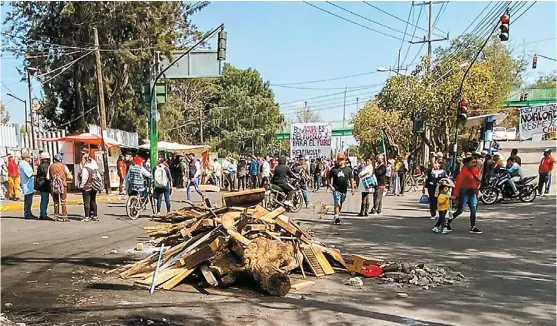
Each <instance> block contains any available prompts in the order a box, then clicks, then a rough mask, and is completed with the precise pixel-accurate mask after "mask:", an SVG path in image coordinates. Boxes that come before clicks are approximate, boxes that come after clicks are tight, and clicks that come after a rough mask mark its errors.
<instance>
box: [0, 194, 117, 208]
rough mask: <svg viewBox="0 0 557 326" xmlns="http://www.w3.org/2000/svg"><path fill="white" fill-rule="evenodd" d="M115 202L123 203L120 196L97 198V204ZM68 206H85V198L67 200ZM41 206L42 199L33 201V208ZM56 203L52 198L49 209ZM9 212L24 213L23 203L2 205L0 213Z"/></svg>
mask: <svg viewBox="0 0 557 326" xmlns="http://www.w3.org/2000/svg"><path fill="white" fill-rule="evenodd" d="M115 201H121V199H120V196H119V195H108V196H107V195H103V196H99V197H97V203H112V202H115ZM66 205H68V206H71V205H83V198H76V199H66ZM39 206H40V198H38V200H33V205H32V206H31V207H32V208H39ZM53 206H54V202H53V201H52V198H50V200H49V202H48V207H53ZM7 211H23V201H20V202H15V203H8V204H4V203H2V204H1V205H0V212H7Z"/></svg>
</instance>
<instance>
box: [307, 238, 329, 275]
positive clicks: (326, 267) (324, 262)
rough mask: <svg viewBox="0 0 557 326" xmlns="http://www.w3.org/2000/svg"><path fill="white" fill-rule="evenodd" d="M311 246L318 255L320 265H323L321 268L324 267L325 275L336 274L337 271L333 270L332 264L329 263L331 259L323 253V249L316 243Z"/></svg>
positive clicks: (316, 255)
mask: <svg viewBox="0 0 557 326" xmlns="http://www.w3.org/2000/svg"><path fill="white" fill-rule="evenodd" d="M310 248H311V250H312V251H313V254H314V255H315V257H317V261H318V262H319V265H321V268H323V271H324V272H325V275H330V274H334V273H335V271H334V270H333V267H332V266H331V264H329V261H328V260H327V258H325V256H324V255H323V252H322V251H321V249H319V248H318V247H317V246H314V245H311V246H310Z"/></svg>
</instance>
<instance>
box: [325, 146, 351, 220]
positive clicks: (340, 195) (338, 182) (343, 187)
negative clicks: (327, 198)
mask: <svg viewBox="0 0 557 326" xmlns="http://www.w3.org/2000/svg"><path fill="white" fill-rule="evenodd" d="M331 180H332V183H331ZM348 186H350V188H351V190H352V195H354V179H353V178H352V171H351V170H350V168H349V167H347V166H346V155H344V153H342V152H341V153H338V154H337V161H336V164H335V166H334V167H333V168H332V169H331V170H330V171H329V174H328V175H327V188H332V190H333V204H334V210H335V217H334V220H333V222H334V223H335V224H337V225H338V224H340V211H341V210H342V204H344V201H345V200H346V194H347V192H348Z"/></svg>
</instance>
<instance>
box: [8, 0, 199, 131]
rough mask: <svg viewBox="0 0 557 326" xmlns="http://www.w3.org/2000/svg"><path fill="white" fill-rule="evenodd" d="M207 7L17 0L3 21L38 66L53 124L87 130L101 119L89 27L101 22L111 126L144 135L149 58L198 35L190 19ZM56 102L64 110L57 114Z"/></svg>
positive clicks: (44, 107)
mask: <svg viewBox="0 0 557 326" xmlns="http://www.w3.org/2000/svg"><path fill="white" fill-rule="evenodd" d="M206 5H207V3H206V2H200V3H197V4H195V5H192V4H187V3H185V2H164V1H162V2H153V1H150V2H147V1H145V2H142V1H122V2H118V1H112V2H111V1H103V2H101V1H91V2H90V1H83V2H79V1H56V2H26V1H25V2H24V1H17V2H12V3H11V6H12V8H13V9H12V11H11V12H10V13H8V14H7V15H6V19H5V21H4V26H5V28H4V29H3V35H4V42H5V44H4V45H6V46H8V48H9V49H11V50H12V51H14V52H15V53H16V54H17V55H20V56H25V57H26V61H25V66H29V67H34V68H37V69H38V72H35V76H36V77H37V78H39V80H41V81H42V84H43V91H44V97H43V102H42V103H41V110H40V113H41V114H42V115H44V116H46V117H47V118H48V119H49V120H51V121H52V122H53V123H54V124H55V125H57V124H61V123H64V122H67V121H73V122H72V123H71V124H70V125H69V129H70V131H75V130H83V129H85V127H86V124H87V123H98V113H97V110H95V109H94V108H95V107H96V106H97V102H98V100H97V85H96V71H95V57H94V55H93V54H92V53H90V54H88V55H86V54H87V53H89V52H90V51H91V50H92V49H93V32H92V27H94V26H96V27H98V31H99V43H100V48H101V55H102V59H101V62H102V63H101V64H102V69H103V72H102V73H103V81H104V88H105V102H106V110H107V121H108V124H109V127H112V128H119V129H123V130H128V131H138V132H139V133H140V134H142V135H145V134H146V130H147V128H146V126H147V124H146V121H147V116H148V111H147V108H146V106H145V105H143V104H142V103H141V96H140V89H141V84H142V83H144V82H146V81H147V77H148V74H149V71H148V66H149V63H150V60H151V58H152V57H153V55H154V53H155V51H161V53H162V54H164V55H169V54H170V52H171V51H172V50H174V49H176V48H178V47H183V46H184V45H186V44H188V42H191V41H192V40H193V39H196V38H198V37H199V36H200V32H199V31H198V30H197V28H196V26H195V25H193V24H192V23H191V20H190V19H191V16H192V14H194V13H195V12H196V11H198V10H200V9H201V8H203V7H204V6H206ZM84 55H86V56H84ZM83 56H84V57H83ZM82 57H83V58H82ZM80 58H81V59H80ZM45 73H49V74H48V75H45V76H43V77H41V75H43V74H45ZM58 102H60V107H61V108H62V109H63V113H62V114H61V115H56V113H55V108H56V107H57V105H58Z"/></svg>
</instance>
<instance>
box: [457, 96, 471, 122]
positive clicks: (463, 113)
mask: <svg viewBox="0 0 557 326" xmlns="http://www.w3.org/2000/svg"><path fill="white" fill-rule="evenodd" d="M468 104H469V103H468V100H467V99H461V100H460V102H459V103H458V121H459V122H464V121H466V119H468Z"/></svg>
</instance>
